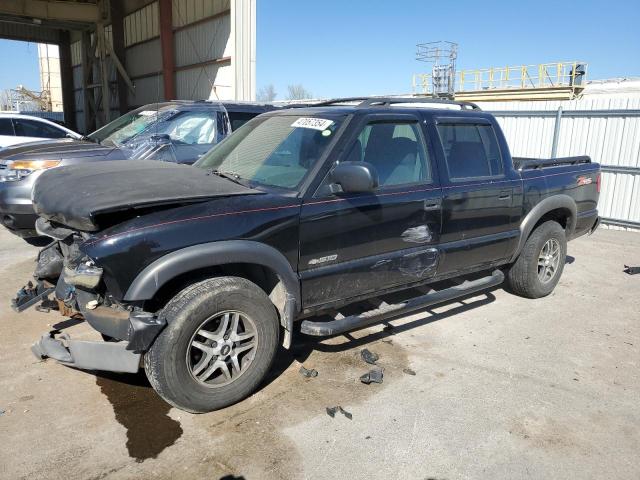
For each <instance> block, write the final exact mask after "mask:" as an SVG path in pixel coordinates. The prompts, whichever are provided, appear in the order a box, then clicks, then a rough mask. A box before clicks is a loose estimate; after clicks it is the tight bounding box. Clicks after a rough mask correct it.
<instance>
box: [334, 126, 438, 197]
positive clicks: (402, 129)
mask: <svg viewBox="0 0 640 480" xmlns="http://www.w3.org/2000/svg"><path fill="white" fill-rule="evenodd" d="M345 160H349V161H365V162H368V163H370V164H371V165H373V166H374V167H375V168H376V171H377V172H378V178H379V182H380V186H389V185H401V184H405V183H416V182H429V181H431V171H430V168H429V167H430V165H429V159H428V157H427V152H426V150H425V146H424V142H423V140H422V135H421V134H420V126H419V125H418V124H417V123H394V122H378V123H370V124H368V125H367V126H365V127H364V129H363V130H362V132H360V135H359V136H358V139H357V140H356V142H355V144H354V145H352V147H351V149H350V150H349V154H348V155H347V158H346V159H345Z"/></svg>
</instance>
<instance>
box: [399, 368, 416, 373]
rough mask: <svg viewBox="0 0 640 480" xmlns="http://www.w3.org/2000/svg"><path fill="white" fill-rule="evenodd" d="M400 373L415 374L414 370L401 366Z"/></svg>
mask: <svg viewBox="0 0 640 480" xmlns="http://www.w3.org/2000/svg"><path fill="white" fill-rule="evenodd" d="M402 373H406V374H407V375H415V374H416V372H415V371H413V370H411V369H410V368H403V369H402Z"/></svg>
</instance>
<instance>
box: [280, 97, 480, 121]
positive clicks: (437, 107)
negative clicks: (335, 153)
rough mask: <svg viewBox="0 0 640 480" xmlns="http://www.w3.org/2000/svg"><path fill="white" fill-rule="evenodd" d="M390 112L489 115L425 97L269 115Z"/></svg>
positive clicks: (312, 106) (351, 101)
mask: <svg viewBox="0 0 640 480" xmlns="http://www.w3.org/2000/svg"><path fill="white" fill-rule="evenodd" d="M390 111H393V112H407V113H418V112H419V113H420V114H424V113H428V114H430V115H446V116H467V115H469V114H480V116H483V117H484V116H488V114H485V113H484V112H482V110H481V109H480V107H478V106H477V105H476V104H475V103H471V102H459V101H454V100H448V99H441V98H427V97H391V98H389V97H348V98H336V99H332V100H327V101H321V102H313V103H312V102H309V103H306V104H297V105H289V106H288V108H287V107H285V108H284V109H283V110H279V111H276V112H271V115H293V114H295V115H309V116H320V115H350V114H368V113H389V112H390Z"/></svg>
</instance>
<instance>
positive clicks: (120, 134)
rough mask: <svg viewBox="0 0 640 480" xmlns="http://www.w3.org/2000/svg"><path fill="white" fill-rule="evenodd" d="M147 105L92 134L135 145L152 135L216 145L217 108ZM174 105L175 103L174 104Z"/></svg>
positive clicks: (113, 142) (105, 140)
mask: <svg viewBox="0 0 640 480" xmlns="http://www.w3.org/2000/svg"><path fill="white" fill-rule="evenodd" d="M153 107H155V105H147V106H145V107H142V108H139V109H137V110H134V111H132V112H129V113H127V114H125V115H123V116H121V117H120V118H117V119H116V120H114V121H113V122H111V123H109V124H107V125H105V126H104V127H102V128H101V129H99V130H96V131H95V132H94V133H92V134H91V135H89V139H91V140H93V141H96V142H98V143H101V144H103V145H115V146H118V147H121V146H126V147H129V148H136V147H137V146H139V145H140V144H141V143H143V142H145V141H147V140H148V139H149V138H150V137H151V136H152V135H154V136H157V135H164V136H167V137H168V139H169V140H171V143H173V144H174V145H179V144H189V145H193V144H198V145H199V144H207V145H213V144H215V143H216V142H217V141H219V140H220V138H218V136H219V133H218V128H217V119H218V113H220V112H219V111H218V110H216V109H194V110H191V111H190V110H184V109H181V110H178V109H176V108H172V106H163V107H162V108H159V109H158V108H153ZM173 107H175V106H173Z"/></svg>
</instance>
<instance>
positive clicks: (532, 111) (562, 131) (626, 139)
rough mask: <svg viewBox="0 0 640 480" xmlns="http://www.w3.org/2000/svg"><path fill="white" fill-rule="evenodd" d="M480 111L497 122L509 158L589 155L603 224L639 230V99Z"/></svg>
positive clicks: (492, 106)
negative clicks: (596, 167) (598, 177)
mask: <svg viewBox="0 0 640 480" xmlns="http://www.w3.org/2000/svg"><path fill="white" fill-rule="evenodd" d="M482 106H483V108H484V109H485V110H488V111H490V112H491V113H493V114H494V115H495V116H496V118H497V119H498V122H499V123H500V125H501V126H502V128H503V130H504V133H505V136H506V137H507V141H508V142H509V146H510V148H511V153H512V155H514V156H522V157H556V156H557V157H565V156H572V155H589V156H591V158H592V160H593V161H595V162H598V163H600V164H601V165H602V172H603V173H602V191H601V194H600V203H599V206H598V208H599V210H600V215H601V216H602V217H603V223H604V224H605V225H608V226H609V227H611V228H623V229H634V230H640V98H606V99H583V100H575V101H563V102H559V101H548V102H500V103H488V102H487V103H485V104H484V105H482Z"/></svg>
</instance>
